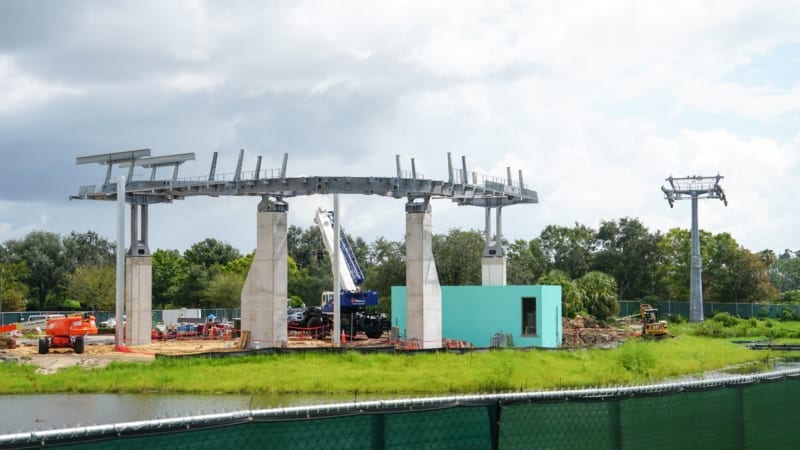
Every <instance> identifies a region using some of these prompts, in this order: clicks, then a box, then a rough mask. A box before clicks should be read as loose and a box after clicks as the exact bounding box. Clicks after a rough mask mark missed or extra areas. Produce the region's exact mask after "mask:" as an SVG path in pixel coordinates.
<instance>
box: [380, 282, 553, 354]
mask: <svg viewBox="0 0 800 450" xmlns="http://www.w3.org/2000/svg"><path fill="white" fill-rule="evenodd" d="M441 289H442V337H443V338H449V339H460V340H464V341H467V342H471V343H472V344H473V345H475V346H476V347H490V346H491V345H492V337H493V336H495V335H496V334H498V333H499V334H504V335H511V339H512V343H513V346H514V347H543V348H557V347H559V346H561V337H562V334H561V333H562V330H561V286H542V285H536V286H442V288H441ZM392 326H395V327H398V328H399V330H400V336H401V337H404V336H405V330H406V287H405V286H392Z"/></svg>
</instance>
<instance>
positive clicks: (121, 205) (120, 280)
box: [114, 175, 125, 348]
mask: <svg viewBox="0 0 800 450" xmlns="http://www.w3.org/2000/svg"><path fill="white" fill-rule="evenodd" d="M124 310H125V176H124V175H122V176H120V177H119V178H118V179H117V292H116V313H115V317H114V320H116V321H117V325H116V328H115V332H114V340H115V344H116V347H117V348H119V347H121V346H122V345H123V334H122V331H123V328H124V319H123V312H124Z"/></svg>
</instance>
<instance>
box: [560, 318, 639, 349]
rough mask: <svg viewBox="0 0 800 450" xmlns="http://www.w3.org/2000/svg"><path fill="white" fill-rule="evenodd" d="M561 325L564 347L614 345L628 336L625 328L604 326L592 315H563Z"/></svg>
mask: <svg viewBox="0 0 800 450" xmlns="http://www.w3.org/2000/svg"><path fill="white" fill-rule="evenodd" d="M561 325H562V327H563V343H562V345H563V346H564V347H612V346H616V345H618V344H620V343H621V342H623V341H625V339H626V338H627V336H628V333H627V332H626V331H625V330H620V329H618V328H609V327H604V326H602V325H601V324H600V322H598V321H597V320H596V319H594V318H593V317H590V316H577V317H575V318H573V319H569V318H567V317H562V318H561Z"/></svg>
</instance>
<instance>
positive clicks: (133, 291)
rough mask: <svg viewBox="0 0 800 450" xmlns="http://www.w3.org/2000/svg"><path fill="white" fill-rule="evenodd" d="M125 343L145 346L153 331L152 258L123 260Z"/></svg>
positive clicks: (132, 257)
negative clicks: (125, 317)
mask: <svg viewBox="0 0 800 450" xmlns="http://www.w3.org/2000/svg"><path fill="white" fill-rule="evenodd" d="M125 315H126V316H127V319H126V321H125V343H126V344H127V345H147V344H149V343H150V331H151V330H152V329H153V258H152V257H150V256H128V257H127V258H125Z"/></svg>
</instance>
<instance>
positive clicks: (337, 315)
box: [331, 194, 342, 347]
mask: <svg viewBox="0 0 800 450" xmlns="http://www.w3.org/2000/svg"><path fill="white" fill-rule="evenodd" d="M339 223H341V220H340V218H339V194H333V241H334V242H335V244H334V246H333V273H334V274H335V275H334V277H333V336H331V342H333V345H334V347H340V346H341V344H342V343H341V332H342V331H341V329H342V298H341V295H342V287H341V285H340V281H339V274H340V273H341V272H339V254H340V252H341V249H340V248H339V247H340V245H341V244H340V243H339V242H340V241H339V239H341V237H340V235H339V233H340V230H339Z"/></svg>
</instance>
